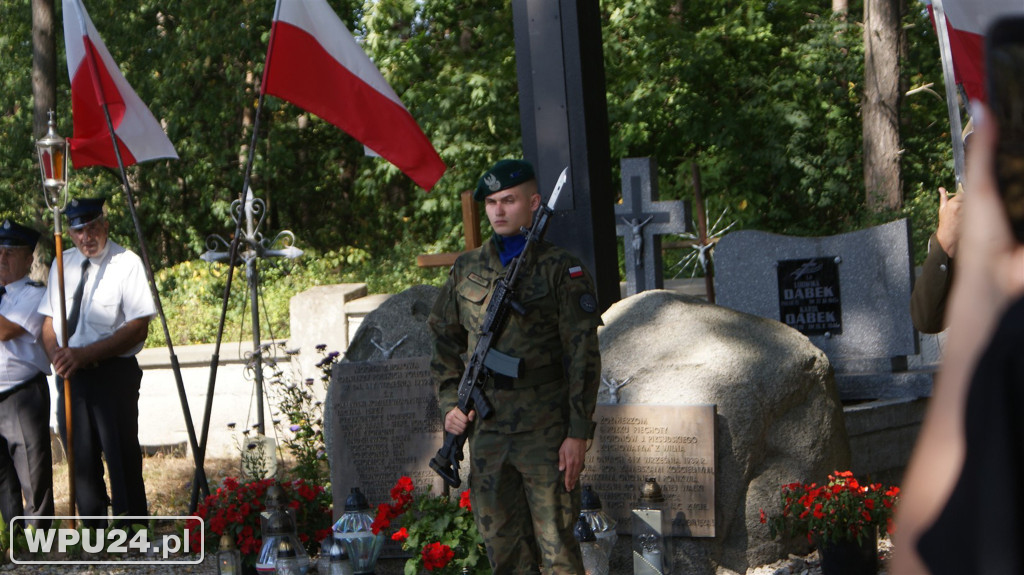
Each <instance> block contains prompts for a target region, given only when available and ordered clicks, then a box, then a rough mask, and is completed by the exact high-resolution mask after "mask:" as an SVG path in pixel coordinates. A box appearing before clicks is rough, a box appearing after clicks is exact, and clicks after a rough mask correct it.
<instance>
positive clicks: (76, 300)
mask: <svg viewBox="0 0 1024 575" xmlns="http://www.w3.org/2000/svg"><path fill="white" fill-rule="evenodd" d="M88 269H89V258H86V259H85V261H84V262H82V279H80V280H78V287H77V288H75V295H74V297H73V298H72V300H71V313H69V314H68V339H70V338H71V336H73V335H75V328H77V327H78V316H79V315H80V313H81V311H82V292H84V291H85V280H86V277H87V272H86V270H88Z"/></svg>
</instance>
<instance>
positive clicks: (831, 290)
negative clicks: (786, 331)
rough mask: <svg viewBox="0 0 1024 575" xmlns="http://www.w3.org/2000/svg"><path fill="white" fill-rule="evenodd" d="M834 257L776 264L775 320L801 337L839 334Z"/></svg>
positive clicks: (841, 331)
mask: <svg viewBox="0 0 1024 575" xmlns="http://www.w3.org/2000/svg"><path fill="white" fill-rule="evenodd" d="M836 260H837V258H835V257H825V258H810V259H800V260H782V261H779V262H778V280H779V321H781V322H782V323H784V324H786V325H788V326H789V327H792V328H794V329H796V330H797V331H799V332H800V333H802V334H804V335H823V334H831V335H838V334H841V333H843V312H842V306H841V305H840V303H841V299H840V296H839V264H838V263H837V261H836Z"/></svg>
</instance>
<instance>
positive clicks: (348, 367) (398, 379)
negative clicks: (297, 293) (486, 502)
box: [331, 357, 468, 510]
mask: <svg viewBox="0 0 1024 575" xmlns="http://www.w3.org/2000/svg"><path fill="white" fill-rule="evenodd" d="M331 385H334V386H340V387H339V388H338V389H339V391H340V393H338V394H337V397H338V398H339V399H338V401H337V403H336V404H335V408H336V409H335V413H336V414H337V415H338V419H339V421H338V425H337V426H336V427H335V429H337V430H338V431H337V432H336V433H335V434H334V435H335V436H334V438H333V440H332V444H331V450H332V453H331V467H332V470H331V478H332V483H333V490H332V491H333V493H334V505H335V509H344V506H345V498H346V497H347V496H348V494H349V491H350V488H352V487H359V488H360V490H361V491H362V492H363V493H364V494H365V495H366V499H367V500H368V501H369V502H370V506H371V507H372V508H373V509H374V510H376V508H377V505H379V504H381V503H391V496H390V490H391V487H392V486H394V484H395V482H396V481H398V478H399V477H401V476H403V475H406V476H409V477H410V478H411V479H412V480H413V484H414V485H415V486H416V488H417V491H419V490H420V489H425V488H426V487H427V485H432V486H433V487H432V489H431V493H434V494H438V493H441V492H442V489H441V488H442V484H443V482H442V481H441V478H440V477H439V476H438V475H437V474H436V473H434V472H433V471H431V469H430V467H429V466H428V462H429V461H430V458H431V457H433V456H434V454H435V453H437V449H438V448H439V447H440V446H441V442H442V429H441V414H440V410H439V408H438V406H437V397H436V395H435V394H434V386H433V383H432V380H431V376H430V358H428V357H417V358H408V359H395V360H387V361H374V362H353V363H340V364H337V365H335V366H334V369H333V372H332V376H331ZM467 466H468V465H467Z"/></svg>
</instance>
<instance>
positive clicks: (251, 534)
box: [188, 477, 331, 567]
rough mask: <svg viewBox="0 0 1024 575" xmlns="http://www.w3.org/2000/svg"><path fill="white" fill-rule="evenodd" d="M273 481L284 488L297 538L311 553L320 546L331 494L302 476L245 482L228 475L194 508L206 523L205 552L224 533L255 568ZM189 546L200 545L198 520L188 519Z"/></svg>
mask: <svg viewBox="0 0 1024 575" xmlns="http://www.w3.org/2000/svg"><path fill="white" fill-rule="evenodd" d="M275 483H278V484H280V486H281V488H282V489H283V490H284V494H285V497H286V498H287V500H288V505H289V506H290V507H291V508H292V509H294V510H295V512H296V527H297V528H298V536H299V540H300V541H302V544H303V545H304V546H305V547H306V551H307V552H308V553H310V554H311V555H313V554H315V553H316V551H317V550H318V549H319V548H320V541H322V540H323V539H324V538H326V537H327V536H328V535H330V534H331V496H330V494H329V493H327V492H325V491H324V488H323V487H321V486H319V485H313V484H310V483H307V482H306V481H304V480H302V479H297V480H295V481H282V482H278V481H277V480H276V479H273V478H271V479H261V480H259V481H251V482H248V483H242V482H239V481H238V480H237V479H235V478H234V477H228V478H226V479H225V480H224V483H223V484H222V485H221V486H220V487H218V488H217V489H216V491H214V492H213V493H211V494H210V495H209V496H208V497H207V498H206V499H204V500H203V502H202V503H201V504H200V505H199V507H197V508H196V515H197V516H198V517H201V518H202V519H203V521H204V522H205V524H206V541H207V543H212V545H211V546H208V547H207V553H211V552H216V549H211V547H212V546H216V545H217V542H219V541H220V536H221V535H223V534H225V533H227V534H228V535H230V536H232V537H234V539H235V545H236V546H237V547H238V550H239V551H240V552H241V554H242V562H243V564H245V565H246V566H251V567H255V565H256V555H257V554H258V553H259V551H260V547H261V546H262V545H263V537H262V534H261V532H260V512H262V511H263V510H264V509H266V506H265V505H264V499H265V498H266V493H267V488H268V487H270V486H271V485H274V484H275ZM189 523H190V525H188V528H189V533H190V537H191V538H192V542H191V544H192V545H195V547H193V548H194V549H198V548H199V537H200V536H201V535H200V530H199V528H198V523H199V522H198V521H195V520H192V521H189Z"/></svg>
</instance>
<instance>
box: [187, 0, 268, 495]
mask: <svg viewBox="0 0 1024 575" xmlns="http://www.w3.org/2000/svg"><path fill="white" fill-rule="evenodd" d="M280 11H281V0H277V2H275V4H274V17H273V20H272V21H273V22H276V21H277V16H278V14H279V13H280ZM271 26H273V25H271ZM273 49H274V34H273V29H272V30H271V34H270V39H269V40H268V42H267V55H266V57H265V58H264V60H263V76H262V78H260V94H259V97H258V98H257V100H256V114H255V118H253V122H252V136H250V138H249V153H248V155H247V157H246V161H245V174H244V176H243V177H242V191H241V193H240V194H239V201H240V203H239V207H241V208H242V209H243V210H244V206H245V198H246V193H248V190H249V184H250V182H251V180H252V166H253V163H254V162H255V159H256V142H257V140H258V139H259V133H260V117H261V116H262V115H263V114H262V112H263V100H264V98H265V92H264V89H263V88H264V86H265V85H266V82H267V72H268V70H269V66H267V63H268V62H269V61H270V54H271V52H272V51H273ZM244 219H245V218H242V217H239V218H237V219H236V222H235V233H234V235H233V236H232V237H231V246H230V248H229V250H228V277H227V281H226V282H225V285H224V293H223V296H222V297H221V306H220V319H219V320H218V322H217V339H216V342H215V343H214V346H213V358H212V359H211V361H210V380H209V382H208V383H207V386H206V404H205V405H204V409H203V421H202V424H201V426H202V427H201V431H200V434H201V435H200V439H199V463H198V466H202V465H203V462H204V461H205V458H206V446H207V443H208V441H209V432H210V418H211V417H212V414H213V394H214V390H215V388H216V386H217V366H218V364H219V363H220V344H221V342H222V341H223V338H224V324H225V321H226V318H227V311H228V303H229V297H230V295H231V283H232V280H233V278H234V271H235V259H236V258H237V257H238V246H239V244H240V243H241V237H242V222H243V221H244ZM252 305H253V308H254V309H253V314H256V313H257V311H256V309H255V306H256V301H255V299H254V300H253V302H252ZM253 353H259V350H258V349H256V350H253ZM259 394H260V397H259V401H257V404H258V409H259V417H260V418H261V420H262V417H263V407H262V406H263V401H262V400H263V390H262V386H261V389H260V390H259ZM260 433H263V429H260ZM198 471H199V467H197V468H196V472H197V473H198ZM196 483H197V482H196V481H193V482H192V498H191V501H190V503H189V513H192V512H194V511H195V509H196V506H197V505H198V490H197V489H196Z"/></svg>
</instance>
